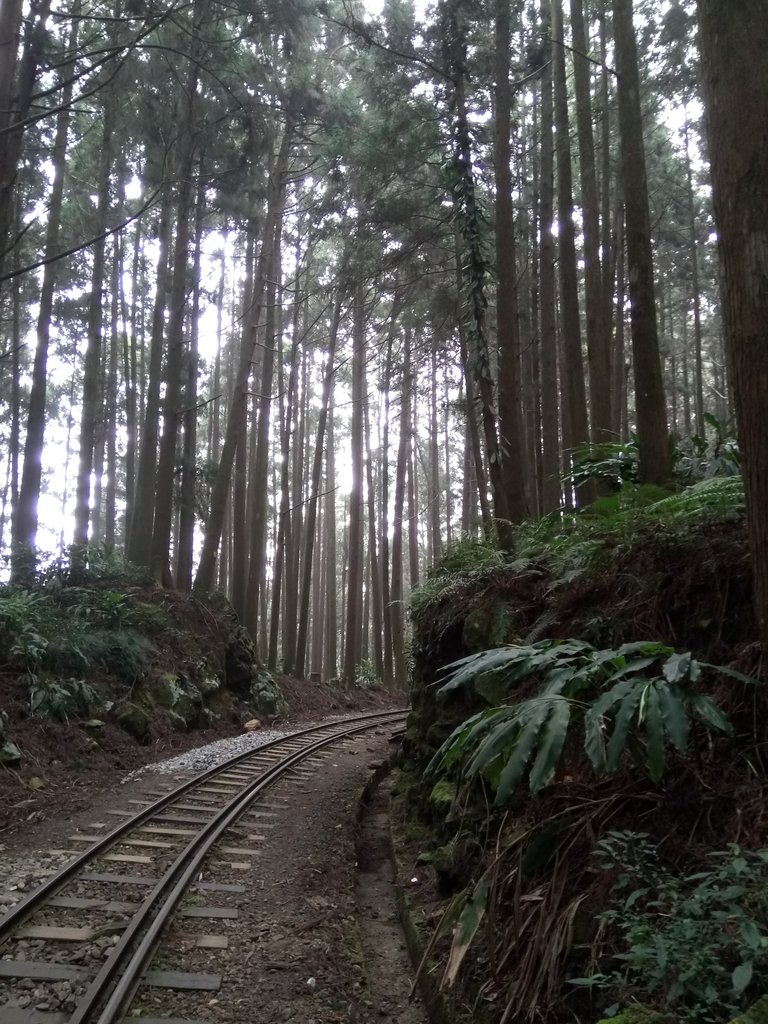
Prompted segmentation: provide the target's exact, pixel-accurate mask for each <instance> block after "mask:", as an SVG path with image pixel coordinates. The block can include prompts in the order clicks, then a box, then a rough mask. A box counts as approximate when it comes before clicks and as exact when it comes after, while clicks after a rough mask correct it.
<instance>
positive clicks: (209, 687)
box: [197, 675, 221, 700]
mask: <svg viewBox="0 0 768 1024" xmlns="http://www.w3.org/2000/svg"><path fill="white" fill-rule="evenodd" d="M197 687H198V689H199V690H200V693H201V694H202V695H203V700H207V699H208V697H212V696H213V694H214V693H218V692H219V690H220V688H221V683H220V681H219V680H218V679H217V678H216V676H210V675H208V676H202V677H201V678H200V679H198V681H197Z"/></svg>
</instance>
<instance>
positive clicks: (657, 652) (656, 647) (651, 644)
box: [616, 640, 675, 658]
mask: <svg viewBox="0 0 768 1024" xmlns="http://www.w3.org/2000/svg"><path fill="white" fill-rule="evenodd" d="M674 653H675V652H674V648H672V647H667V645H666V644H662V643H659V642H658V641H657V640H637V641H635V642H633V643H629V644H622V645H621V647H619V649H618V650H617V651H616V654H618V655H621V656H623V657H627V655H632V654H641V655H645V656H647V657H652V658H665V657H669V655H670V654H674Z"/></svg>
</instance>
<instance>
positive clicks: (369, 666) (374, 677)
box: [355, 658, 381, 690]
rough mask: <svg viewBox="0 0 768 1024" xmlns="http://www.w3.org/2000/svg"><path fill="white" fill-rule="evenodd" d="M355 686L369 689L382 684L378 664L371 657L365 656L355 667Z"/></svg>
mask: <svg viewBox="0 0 768 1024" xmlns="http://www.w3.org/2000/svg"><path fill="white" fill-rule="evenodd" d="M355 686H357V687H359V689H361V690H368V689H370V688H371V687H372V686H381V679H379V676H378V673H377V671H376V666H375V665H374V663H373V662H372V661H371V660H370V659H369V658H364V659H363V660H362V661H361V662H360V664H359V665H358V666H357V668H356V669H355Z"/></svg>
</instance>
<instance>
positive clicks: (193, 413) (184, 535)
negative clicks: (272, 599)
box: [176, 158, 205, 593]
mask: <svg viewBox="0 0 768 1024" xmlns="http://www.w3.org/2000/svg"><path fill="white" fill-rule="evenodd" d="M204 214H205V178H204V176H203V160H202V158H201V160H200V167H199V169H198V175H197V197H196V199H195V254H194V256H193V259H192V307H191V312H190V317H189V327H188V332H189V346H188V349H187V358H186V367H185V369H186V373H185V380H184V411H183V412H182V414H181V415H182V423H183V426H184V437H183V441H182V456H181V484H180V486H179V543H178V550H177V552H176V586H177V587H178V589H179V590H182V591H184V592H185V593H189V591H190V590H191V589H192V558H193V552H194V541H195V479H196V473H195V471H196V468H197V416H198V409H197V372H198V362H199V337H198V335H199V324H200V262H201V250H202V242H203V218H204Z"/></svg>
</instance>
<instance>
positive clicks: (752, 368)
mask: <svg viewBox="0 0 768 1024" xmlns="http://www.w3.org/2000/svg"><path fill="white" fill-rule="evenodd" d="M699 21H700V45H701V55H702V64H703V77H704V86H705V94H706V108H707V126H708V131H709V144H710V154H711V162H712V186H713V194H714V201H715V217H716V220H717V227H718V234H719V247H720V257H721V260H722V267H723V305H724V309H725V324H726V341H727V346H728V359H729V362H730V366H731V368H732V372H733V385H734V398H735V402H736V414H737V417H738V424H739V436H740V441H741V446H742V451H743V460H744V485H745V489H746V495H747V516H748V521H749V540H750V547H751V550H752V561H753V567H754V575H755V588H756V603H757V613H758V621H759V623H760V629H761V634H762V641H763V649H764V651H765V652H766V654H768V518H766V509H767V508H768V437H766V432H765V416H766V410H768V186H766V167H768V133H766V130H765V129H766V123H767V122H768V17H766V10H765V2H764V0H740V2H739V3H733V4H723V3H722V2H721V0H699Z"/></svg>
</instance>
